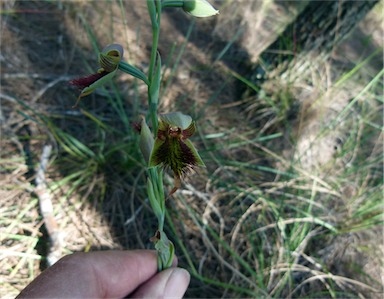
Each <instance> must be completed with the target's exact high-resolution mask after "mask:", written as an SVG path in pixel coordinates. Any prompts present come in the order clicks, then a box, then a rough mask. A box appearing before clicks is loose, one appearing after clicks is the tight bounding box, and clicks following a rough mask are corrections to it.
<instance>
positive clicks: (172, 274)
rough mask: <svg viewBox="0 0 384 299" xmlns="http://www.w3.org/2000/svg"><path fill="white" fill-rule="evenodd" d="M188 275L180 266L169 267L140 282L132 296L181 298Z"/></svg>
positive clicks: (187, 283) (186, 285)
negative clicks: (142, 282)
mask: <svg viewBox="0 0 384 299" xmlns="http://www.w3.org/2000/svg"><path fill="white" fill-rule="evenodd" d="M189 280H190V275H189V273H188V271H187V270H185V269H182V268H169V269H167V270H164V271H162V272H160V273H158V274H156V275H155V276H153V277H152V278H151V279H150V280H148V281H147V282H145V283H144V284H142V285H141V286H140V287H139V288H138V289H137V291H136V292H135V293H134V294H132V296H130V297H132V298H183V295H184V293H185V291H186V290H187V287H188V285H189Z"/></svg>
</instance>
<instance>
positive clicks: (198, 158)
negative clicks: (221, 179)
mask: <svg viewBox="0 0 384 299" xmlns="http://www.w3.org/2000/svg"><path fill="white" fill-rule="evenodd" d="M184 143H185V144H186V145H187V146H188V148H189V149H190V150H191V152H192V154H193V156H194V157H195V159H196V162H195V165H196V166H201V167H205V164H204V162H203V160H202V159H201V157H200V155H199V153H198V152H197V150H196V148H195V146H194V145H193V143H192V142H191V141H189V140H188V139H187V140H184Z"/></svg>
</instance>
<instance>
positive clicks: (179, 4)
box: [161, 0, 184, 8]
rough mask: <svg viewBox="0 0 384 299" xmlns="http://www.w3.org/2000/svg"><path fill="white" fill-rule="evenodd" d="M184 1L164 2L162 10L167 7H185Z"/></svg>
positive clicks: (170, 0) (166, 0)
mask: <svg viewBox="0 0 384 299" xmlns="http://www.w3.org/2000/svg"><path fill="white" fill-rule="evenodd" d="M183 5H184V1H183V0H164V1H163V2H162V3H161V7H162V8H166V7H183Z"/></svg>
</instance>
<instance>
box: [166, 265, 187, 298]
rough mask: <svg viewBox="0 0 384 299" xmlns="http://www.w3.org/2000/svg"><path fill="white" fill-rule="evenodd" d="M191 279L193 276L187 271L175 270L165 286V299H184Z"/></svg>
mask: <svg viewBox="0 0 384 299" xmlns="http://www.w3.org/2000/svg"><path fill="white" fill-rule="evenodd" d="M190 279H191V276H190V275H189V273H188V271H187V270H185V269H181V268H175V269H174V270H173V271H172V274H171V275H170V276H169V278H168V281H167V283H166V285H165V288H164V298H183V296H184V293H185V291H186V290H187V288H188V285H189V281H190Z"/></svg>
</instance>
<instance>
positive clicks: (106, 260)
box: [16, 250, 190, 299]
mask: <svg viewBox="0 0 384 299" xmlns="http://www.w3.org/2000/svg"><path fill="white" fill-rule="evenodd" d="M174 266H176V265H174ZM189 280H190V275H189V273H188V272H187V271H186V270H184V269H181V268H176V267H173V268H169V269H166V270H164V271H162V272H160V273H157V255H156V252H155V251H151V250H133V251H99V252H90V253H75V254H71V255H68V256H65V257H63V258H62V259H60V260H59V261H58V262H57V263H55V264H54V265H53V266H52V267H50V268H48V269H47V270H45V271H44V272H43V273H42V274H40V275H39V276H38V277H37V278H36V279H35V280H34V281H32V282H31V284H29V285H28V286H27V287H26V288H25V289H24V290H23V291H22V292H21V293H20V294H19V295H18V296H17V297H16V298H18V299H21V298H123V297H126V296H128V297H133V298H169V297H172V298H182V297H183V295H184V293H185V291H186V290H187V287H188V284H189Z"/></svg>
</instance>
